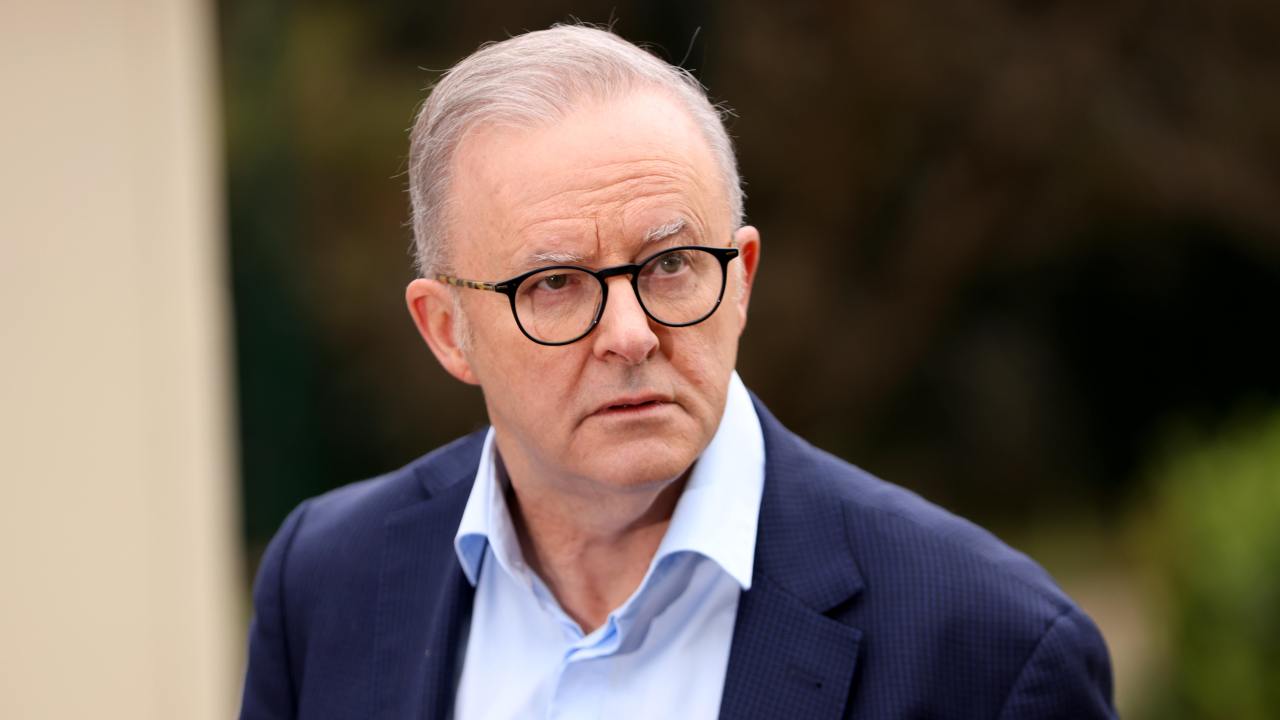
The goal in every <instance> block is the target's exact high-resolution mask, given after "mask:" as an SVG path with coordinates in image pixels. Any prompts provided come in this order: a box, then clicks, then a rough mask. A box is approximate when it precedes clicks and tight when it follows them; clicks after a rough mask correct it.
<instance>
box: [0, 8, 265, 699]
mask: <svg viewBox="0 0 1280 720" xmlns="http://www.w3.org/2000/svg"><path fill="white" fill-rule="evenodd" d="M213 21H214V18H213V14H212V8H211V7H209V6H207V5H206V3H205V2H203V0H45V1H42V0H0V717H4V718H24V719H26V718H90V717H91V718H143V719H146V718H166V719H168V718H195V719H200V718H226V717H229V716H231V715H232V714H233V713H234V708H235V706H236V694H237V692H238V689H239V680H240V679H239V672H240V667H241V662H242V661H241V656H240V653H241V636H242V634H243V630H242V628H241V622H240V618H241V615H242V605H241V602H242V601H241V597H240V594H241V590H240V588H239V583H238V580H239V576H238V573H237V562H236V549H235V548H236V546H235V541H234V527H235V521H234V516H235V515H234V512H233V499H234V496H235V495H234V490H235V484H234V471H233V463H232V455H231V452H230V442H229V436H230V435H229V432H228V431H229V422H230V420H229V412H228V410H229V398H230V393H229V388H230V385H229V377H230V375H229V373H230V370H229V368H230V364H229V358H230V353H229V349H228V328H227V319H228V313H227V304H228V284H227V272H226V267H225V265H226V259H225V257H224V256H225V251H224V249H223V248H224V244H223V242H222V237H221V227H220V221H219V218H220V216H221V211H220V202H221V201H220V187H221V180H220V170H219V157H220V151H219V142H218V126H217V108H216V98H217V94H218V91H217V82H216V74H215V66H214V62H213V60H214V51H215V50H214V37H215V28H214V25H213Z"/></svg>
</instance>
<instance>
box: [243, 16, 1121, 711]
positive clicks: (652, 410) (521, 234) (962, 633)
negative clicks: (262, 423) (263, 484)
mask: <svg viewBox="0 0 1280 720" xmlns="http://www.w3.org/2000/svg"><path fill="white" fill-rule="evenodd" d="M410 184H411V187H410V192H411V196H412V200H413V207H414V232H415V236H416V241H417V249H418V255H419V263H420V266H421V270H422V277H421V278H420V279H417V280H414V281H413V282H412V283H410V284H409V287H408V290H407V293H406V299H407V302H408V306H409V311H410V313H411V315H412V317H413V320H414V323H415V324H416V326H417V329H418V331H419V332H420V333H421V335H422V337H423V339H424V340H425V341H426V344H427V345H428V346H429V347H430V349H431V351H432V352H433V353H434V355H435V357H436V358H437V360H439V362H440V363H441V365H443V366H444V368H445V369H446V370H447V371H448V372H449V373H450V374H452V375H453V376H454V377H456V378H458V379H459V380H461V381H463V382H466V383H471V384H476V385H479V386H480V388H481V389H482V391H483V394H484V400H485V406H486V408H487V410H488V414H489V419H490V421H491V423H492V427H491V428H489V429H487V430H485V431H482V432H479V433H476V434H474V435H472V436H469V437H465V438H462V439H461V440H458V441H455V442H454V443H452V444H450V445H448V446H446V447H443V448H440V449H438V450H436V451H435V452H433V453H431V454H429V455H427V456H426V457H424V458H422V459H420V460H418V461H416V462H414V463H412V464H410V465H409V466H408V467H406V468H403V469H401V470H399V471H396V472H393V473H391V474H389V475H386V476H384V477H381V478H377V479H374V480H370V481H367V482H364V483H360V484H357V485H352V486H349V487H346V488H342V489H339V490H336V491H334V492H332V493H329V494H328V495H325V496H322V497H319V498H315V499H313V500H310V501H307V502H306V503H304V504H303V505H302V506H300V507H299V508H298V509H297V510H295V511H294V513H293V514H291V515H290V516H289V518H288V519H287V520H286V521H285V523H284V525H283V527H282V528H281V530H280V532H279V533H278V534H277V536H276V538H275V539H274V540H273V541H272V543H271V546H270V547H269V548H268V550H267V553H266V556H265V558H264V560H263V564H262V568H261V570H260V572H259V576H258V580H257V584H256V587H255V593H254V603H255V611H256V612H255V619H254V622H253V628H252V630H251V636H250V651H249V668H248V676H247V680H246V686H245V694H244V706H243V713H242V717H245V718H286V717H307V718H330V717H332V718H368V717H376V718H401V717H404V718H410V717H412V718H421V717H432V718H446V717H457V718H462V719H468V718H513V717H557V718H559V717H567V718H578V717H600V718H632V717H645V718H667V717H678V718H710V717H717V716H719V717H729V718H745V717H757V718H772V717H788V716H789V717H801V718H840V717H922V718H925V717H927V718H979V717H986V718H996V717H1002V718H1015V717H1016V718H1023V717H1037V718H1038V717H1062V718H1090V717H1108V716H1111V715H1112V714H1113V713H1112V710H1111V699H1110V698H1111V678H1110V667H1109V662H1108V658H1107V652H1106V648H1105V646H1104V644H1103V641H1102V638H1101V637H1100V636H1099V634H1098V632H1097V630H1096V629H1095V628H1094V626H1093V624H1092V623H1091V622H1090V621H1089V619H1088V618H1087V617H1085V616H1084V615H1083V614H1082V613H1081V612H1080V611H1079V609H1077V608H1076V607H1075V605H1074V604H1073V603H1072V602H1071V601H1070V600H1069V599H1068V598H1067V597H1066V596H1065V595H1063V593H1062V592H1061V591H1060V590H1059V589H1058V588H1057V587H1056V586H1055V585H1054V584H1053V582H1052V581H1051V580H1050V579H1049V578H1048V577H1047V576H1046V575H1045V574H1044V572H1043V571H1041V570H1040V569H1039V568H1038V567H1036V566H1035V565H1034V564H1033V563H1032V562H1031V561H1029V560H1028V559H1027V558H1025V557H1024V556H1022V555H1020V554H1018V553H1016V552H1014V551H1012V550H1010V549H1008V548H1006V547H1005V546H1003V545H1001V544H1000V543H999V542H998V541H997V540H995V539H994V538H993V537H991V536H990V535H988V534H987V533H985V532H983V531H982V530H980V529H978V528H976V527H974V526H972V525H970V524H968V523H966V522H964V521H963V520H960V519H957V518H955V517H953V516H950V515H948V514H947V513H945V512H944V511H942V510H939V509H938V508H936V507H933V506H931V505H929V504H927V503H926V502H924V501H923V500H921V499H920V498H918V497H916V496H914V495H912V494H910V493H908V492H906V491H904V490H901V489H898V488H896V487H894V486H892V485H888V484H886V483H884V482H882V481H880V480H877V479H875V478H873V477H870V476H868V475H867V474H866V473H864V472H862V471H860V470H858V469H857V468H854V467H852V466H850V465H848V464H846V463H844V462H842V461H840V460H838V459H836V458H834V457H832V456H830V455H827V454H825V453H823V452H821V451H819V450H816V449H814V448H812V447H811V446H809V445H807V444H806V443H805V442H804V441H802V440H800V439H799V438H797V437H795V436H794V435H792V434H791V433H789V432H788V431H787V430H786V429H785V428H783V427H782V426H781V425H780V424H779V423H778V421H777V420H775V419H774V418H773V417H772V416H771V415H770V414H769V413H768V411H767V410H766V409H765V408H764V407H763V406H762V405H761V404H760V403H759V401H758V400H757V399H755V398H754V397H752V396H751V395H750V394H749V393H748V391H747V390H746V389H745V388H744V387H743V385H742V382H741V380H740V379H739V378H738V376H737V374H736V373H735V372H734V364H735V356H736V352H737V344H738V338H739V336H740V334H741V333H742V330H743V327H744V326H745V324H746V319H747V308H748V302H749V300H750V297H751V286H752V282H753V281H754V279H755V275H756V270H757V268H758V266H759V261H760V237H759V233H758V232H757V231H756V229H755V228H752V227H750V226H745V225H743V223H742V193H741V190H740V188H739V181H738V177H737V170H736V167H735V161H734V158H733V154H732V149H731V146H730V143H729V140H728V138H727V136H726V134H725V131H724V128H723V126H722V124H721V122H720V119H719V117H718V115H717V113H716V112H715V110H714V109H713V108H712V106H711V105H710V104H709V103H708V101H707V99H706V97H705V95H704V93H703V91H702V89H701V87H700V86H699V85H698V84H697V83H696V81H694V80H692V79H691V78H690V77H688V76H687V75H686V74H684V73H683V72H682V71H680V70H677V69H675V68H673V67H671V66H669V65H667V64H666V63H664V62H662V61H660V60H657V59H656V58H654V57H652V56H650V55H648V54H647V53H645V52H643V51H641V50H639V49H638V48H636V47H634V46H632V45H630V44H628V43H626V42H625V41H623V40H621V39H620V38H618V37H616V36H614V35H612V34H610V33H608V32H605V31H601V30H597V29H592V28H586V27H555V28H552V29H550V30H546V31H542V32H535V33H529V34H526V35H522V36H519V37H516V38H512V39H510V40H507V41H504V42H501V43H498V44H494V45H489V46H487V47H485V48H483V49H481V50H480V51H478V52H477V53H475V54H473V55H472V56H470V57H468V58H467V59H465V60H464V61H462V62H461V63H460V64H459V65H458V66H456V67H455V68H454V69H453V70H452V71H450V73H449V74H448V75H447V76H446V77H445V78H444V79H443V80H442V81H441V82H440V83H439V85H438V86H437V87H436V88H435V90H434V91H433V93H432V95H431V97H430V99H429V100H428V102H427V104H426V105H425V106H424V107H423V109H422V111H421V113H420V115H419V117H418V120H417V123H416V125H415V127H414V129H413V134H412V150H411V168H410ZM442 411H446V412H447V409H442Z"/></svg>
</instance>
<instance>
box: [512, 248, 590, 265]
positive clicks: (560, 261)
mask: <svg viewBox="0 0 1280 720" xmlns="http://www.w3.org/2000/svg"><path fill="white" fill-rule="evenodd" d="M585 260H586V256H584V255H583V254H582V253H576V252H564V251H555V250H540V251H538V252H534V253H530V254H529V256H528V257H527V258H525V261H526V262H525V264H526V265H527V266H533V265H567V264H580V263H582V262H583V261H585Z"/></svg>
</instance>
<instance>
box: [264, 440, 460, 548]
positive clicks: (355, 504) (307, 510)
mask: <svg viewBox="0 0 1280 720" xmlns="http://www.w3.org/2000/svg"><path fill="white" fill-rule="evenodd" d="M483 441H484V431H483V430H482V431H477V432H475V433H472V434H470V435H467V436H464V437H461V438H458V439H457V440H454V441H453V442H450V443H449V444H447V445H443V446H441V447H439V448H436V449H435V450H433V451H431V452H430V453H428V454H426V455H424V456H422V457H420V458H418V459H416V460H414V461H413V462H410V463H409V464H408V465H405V466H404V467H401V468H399V469H397V470H393V471H391V472H389V473H386V474H384V475H380V476H378V477H374V478H370V479H367V480H362V481H359V482H354V483H351V484H348V485H344V486H342V487H339V488H335V489H334V490H330V491H329V492H327V493H324V494H323V495H318V496H316V497H313V498H310V499H308V500H305V501H303V502H302V503H301V504H300V505H299V506H298V507H297V508H296V509H295V510H294V511H293V513H292V514H291V515H290V517H289V518H288V519H286V520H285V522H284V524H283V525H282V527H281V531H280V532H279V533H277V536H276V538H275V539H274V540H273V541H272V544H273V545H274V544H277V542H279V541H284V542H286V543H287V545H288V555H289V559H290V563H291V564H292V565H294V566H295V567H296V566H297V564H299V563H306V562H307V561H309V560H315V561H317V562H321V563H323V564H325V565H327V566H330V567H332V566H335V565H339V566H340V565H341V563H342V561H343V560H344V559H349V560H352V561H354V562H361V563H364V562H367V560H368V558H367V557H363V556H362V555H361V554H360V553H359V550H360V546H361V544H362V541H363V540H368V539H371V538H373V537H374V536H375V535H376V534H377V533H378V532H380V530H381V528H382V526H383V524H384V523H385V522H386V520H387V518H388V517H389V516H390V515H392V514H394V513H396V512H397V511H399V510H401V509H403V508H407V507H410V506H413V505H415V504H417V503H419V502H422V501H425V500H428V499H430V498H431V497H432V496H433V495H437V494H440V493H444V492H448V491H449V490H451V489H460V488H461V486H463V485H465V486H467V487H470V480H471V478H472V476H473V475H474V473H475V468H476V464H477V463H478V461H479V455H480V448H481V446H482V445H483ZM282 536H286V537H282ZM353 553H354V556H353Z"/></svg>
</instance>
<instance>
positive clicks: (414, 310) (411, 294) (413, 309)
mask: <svg viewBox="0 0 1280 720" xmlns="http://www.w3.org/2000/svg"><path fill="white" fill-rule="evenodd" d="M404 301H405V304H406V305H408V306H409V315H411V316H412V317H413V324H414V326H415V327H417V328H418V334H419V335H421V336H422V339H423V340H425V341H426V343H427V347H429V348H431V352H432V353H433V354H434V355H435V356H436V360H438V361H440V366H441V367H443V368H444V369H445V371H447V372H448V373H449V374H450V375H452V376H454V377H456V378H458V379H459V380H461V381H462V382H464V383H467V384H468V385H478V384H479V381H478V380H476V376H475V373H474V372H472V370H471V363H470V361H468V360H467V356H466V354H465V353H463V352H462V347H461V346H460V345H459V344H458V337H457V333H456V332H455V329H456V326H457V323H458V322H459V319H458V317H457V315H456V313H457V308H455V307H454V300H453V291H452V290H451V289H450V288H449V286H448V285H445V284H444V283H442V282H439V281H438V280H427V279H426V278H418V279H417V280H414V281H413V282H411V283H409V287H407V288H405V291H404Z"/></svg>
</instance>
